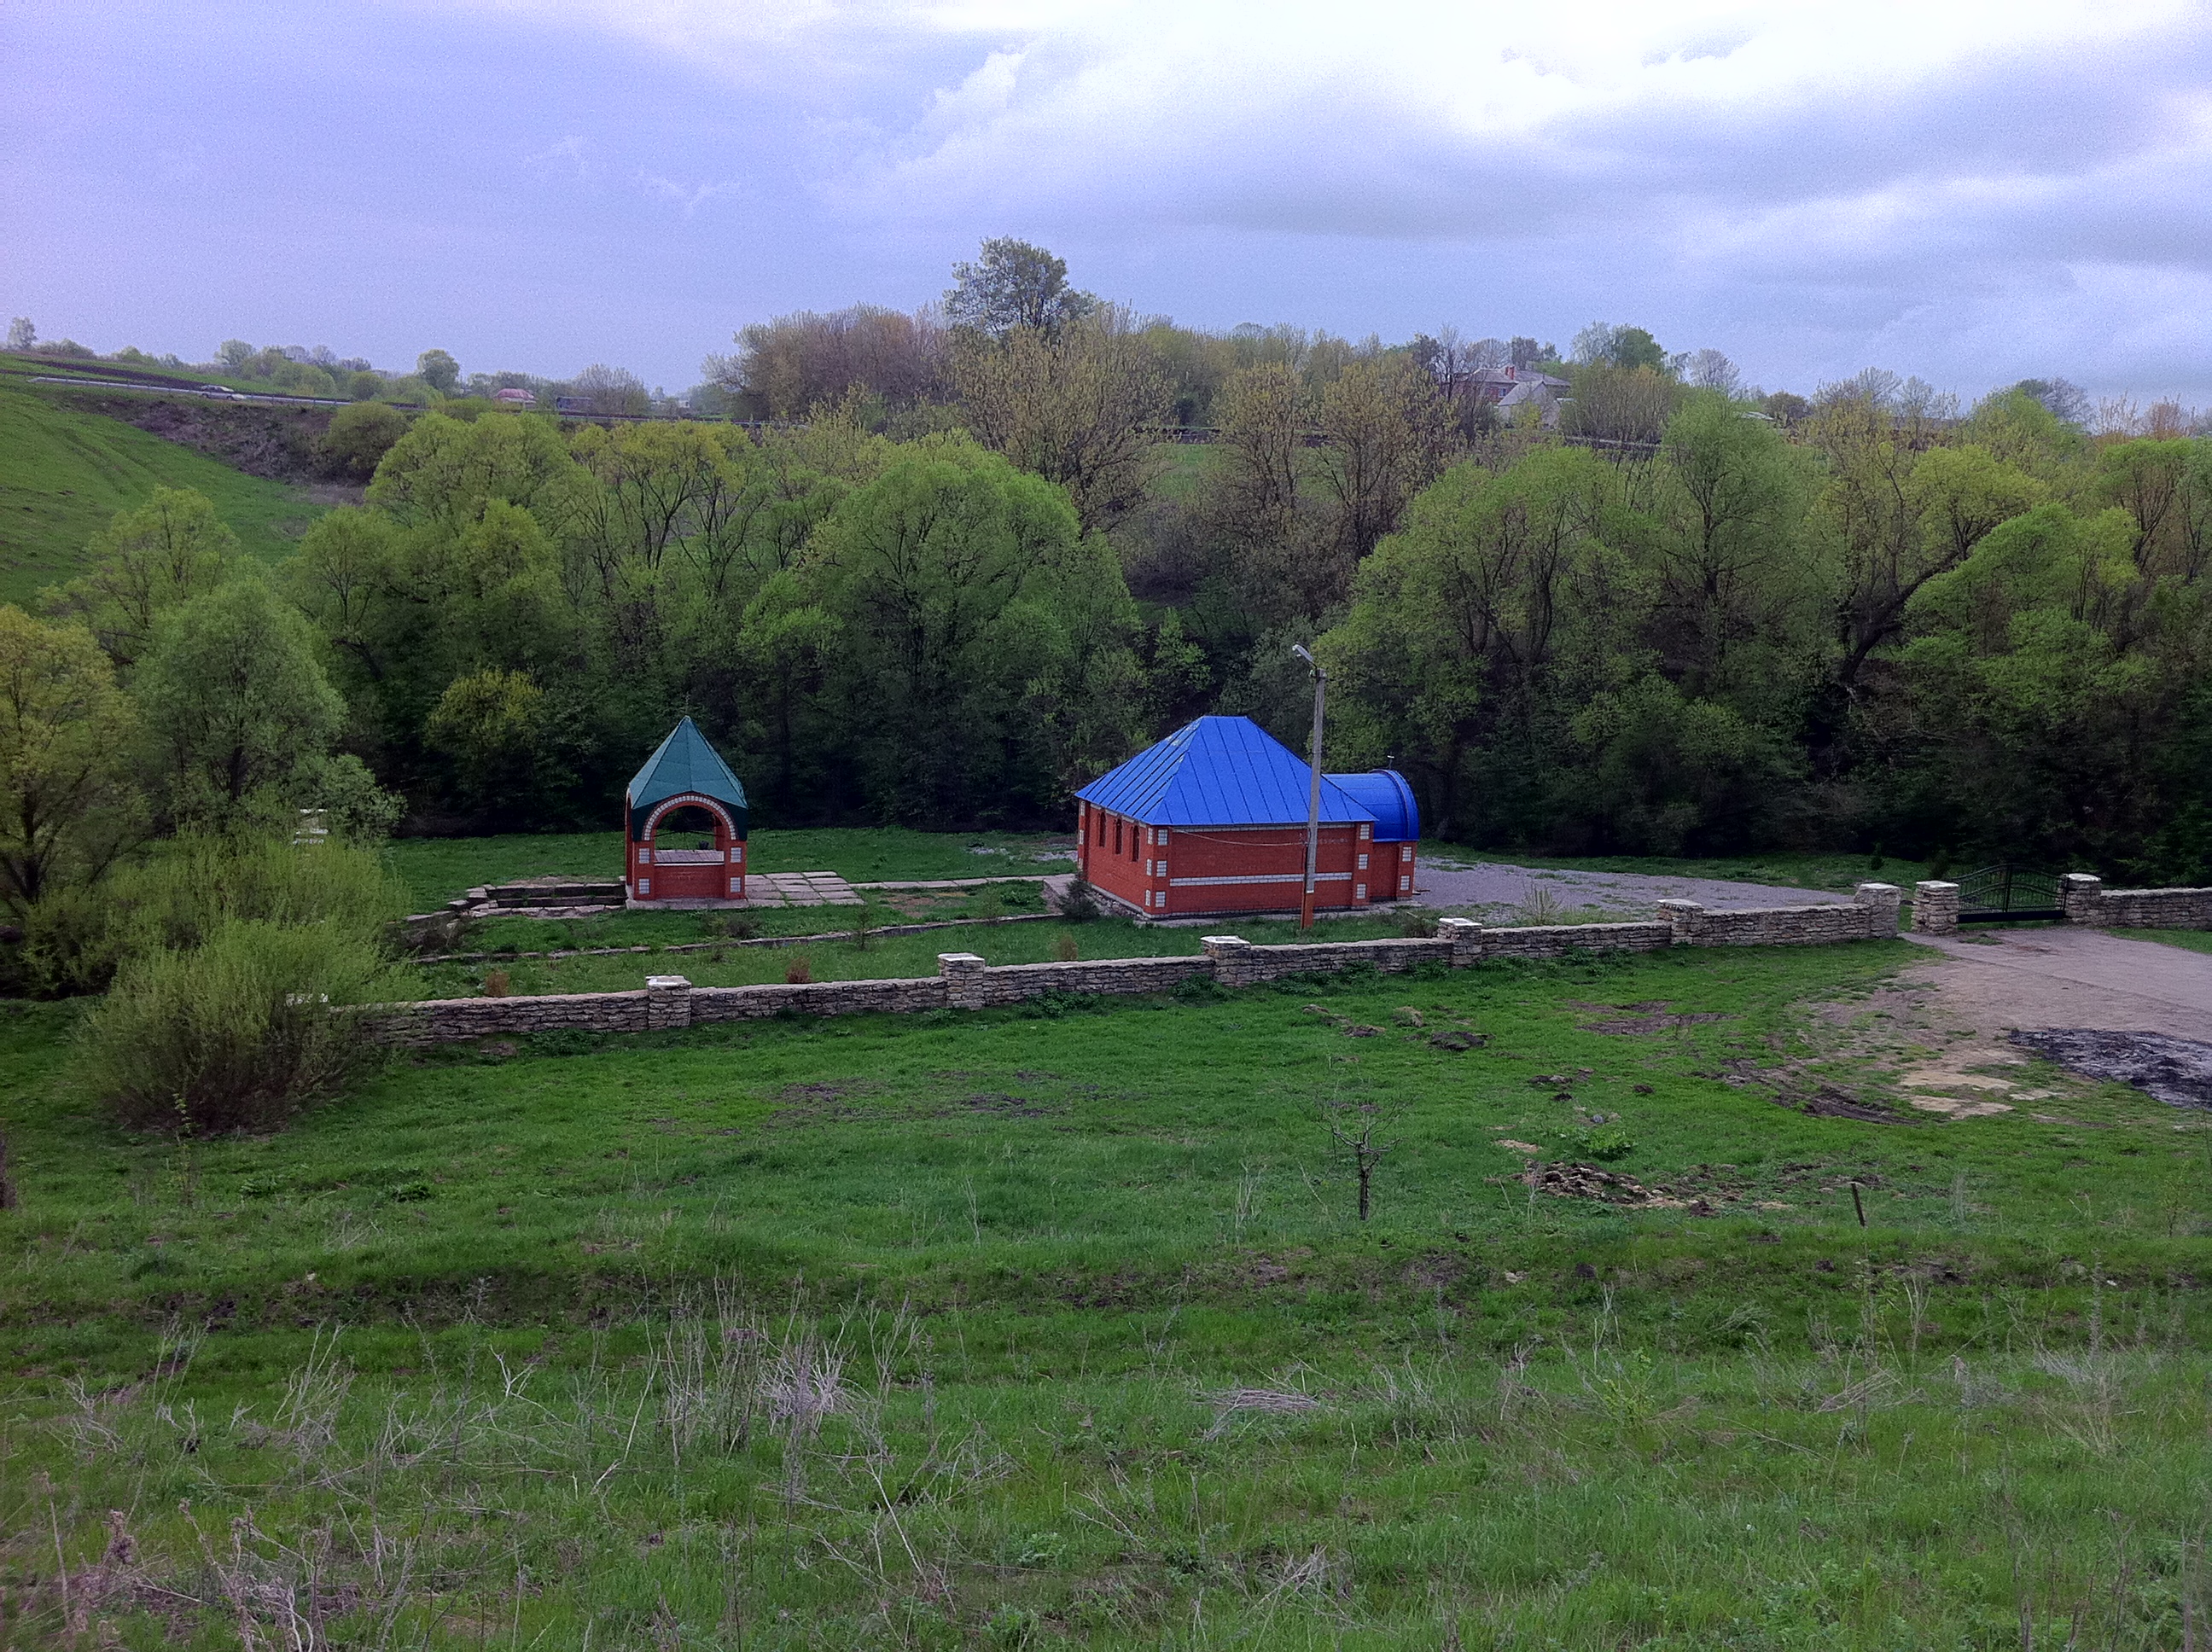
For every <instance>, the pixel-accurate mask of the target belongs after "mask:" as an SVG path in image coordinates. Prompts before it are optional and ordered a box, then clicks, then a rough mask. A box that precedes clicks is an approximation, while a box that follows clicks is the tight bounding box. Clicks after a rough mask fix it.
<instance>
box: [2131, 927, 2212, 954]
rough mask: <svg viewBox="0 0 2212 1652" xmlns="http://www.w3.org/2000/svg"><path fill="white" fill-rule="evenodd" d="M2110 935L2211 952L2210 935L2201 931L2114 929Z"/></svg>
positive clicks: (2211, 936)
mask: <svg viewBox="0 0 2212 1652" xmlns="http://www.w3.org/2000/svg"><path fill="white" fill-rule="evenodd" d="M2112 933H2113V934H2115V935H2118V936H2122V937H2124V938H2126V939H2128V940H2131V941H2156V942H2158V943H2159V944H2160V945H2162V946H2179V947H2182V948H2185V949H2186V950H2187V951H2191V952H2212V934H2208V933H2207V932H2205V931H2203V930H2201V929H2116V930H2114V931H2113V932H2112Z"/></svg>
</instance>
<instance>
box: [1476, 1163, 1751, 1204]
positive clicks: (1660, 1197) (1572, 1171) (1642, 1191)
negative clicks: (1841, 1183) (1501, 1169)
mask: <svg viewBox="0 0 2212 1652" xmlns="http://www.w3.org/2000/svg"><path fill="white" fill-rule="evenodd" d="M1735 1168H1736V1167H1735V1165H1733V1164H1720V1165H1712V1164H1700V1165H1699V1166H1697V1167H1696V1168H1695V1169H1691V1170H1687V1171H1685V1172H1684V1173H1683V1174H1682V1175H1679V1176H1677V1177H1675V1179H1674V1181H1671V1182H1666V1181H1656V1182H1653V1183H1651V1184H1650V1186H1648V1187H1647V1186H1646V1185H1645V1184H1644V1183H1643V1182H1640V1181H1638V1180H1637V1179H1636V1178H1635V1177H1634V1176H1632V1175H1624V1174H1623V1173H1622V1172H1620V1171H1619V1170H1603V1169H1599V1168H1598V1167H1597V1166H1596V1165H1595V1164H1532V1165H1530V1166H1529V1167H1528V1169H1526V1170H1524V1171H1522V1174H1521V1176H1520V1178H1519V1179H1520V1181H1522V1183H1523V1184H1525V1185H1526V1186H1528V1187H1533V1188H1534V1189H1535V1190H1536V1191H1537V1192H1538V1193H1548V1194H1550V1195H1551V1196H1552V1197H1553V1198H1554V1199H1594V1200H1597V1201H1598V1202H1599V1203H1601V1204H1606V1205H1613V1206H1620V1207H1621V1208H1622V1209H1625V1210H1641V1211H1686V1212H1688V1213H1689V1214H1690V1215H1692V1216H1718V1215H1721V1214H1722V1213H1723V1212H1724V1211H1726V1210H1729V1209H1730V1208H1737V1209H1742V1208H1749V1209H1753V1210H1761V1211H1786V1210H1788V1209H1789V1208H1790V1206H1788V1205H1786V1204H1784V1203H1782V1202H1781V1201H1780V1200H1771V1199H1770V1200H1758V1199H1753V1197H1752V1196H1751V1194H1752V1190H1751V1189H1750V1188H1748V1187H1746V1186H1745V1185H1744V1184H1743V1183H1741V1182H1740V1181H1735V1180H1733V1179H1732V1178H1730V1177H1728V1176H1725V1175H1722V1174H1721V1173H1722V1172H1723V1171H1733V1170H1734V1169H1735Z"/></svg>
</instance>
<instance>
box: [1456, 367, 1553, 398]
mask: <svg viewBox="0 0 2212 1652" xmlns="http://www.w3.org/2000/svg"><path fill="white" fill-rule="evenodd" d="M1468 382H1469V383H1471V384H1472V385H1473V386H1474V393H1475V394H1476V395H1477V396H1480V398H1482V399H1483V400H1484V401H1486V402H1488V403H1490V404H1492V406H1504V405H1507V404H1512V405H1515V406H1518V405H1519V404H1521V403H1522V402H1525V401H1529V400H1532V399H1534V398H1535V396H1536V394H1537V392H1540V391H1541V392H1546V393H1547V394H1549V395H1550V396H1553V397H1557V396H1558V395H1559V392H1561V391H1563V390H1571V389H1573V388H1574V386H1571V385H1570V384H1569V383H1568V382H1567V381H1566V380H1565V379H1555V378H1553V376H1552V375H1551V374H1548V373H1545V372H1542V371H1541V370H1540V369H1538V368H1535V367H1477V368H1476V369H1475V370H1474V372H1473V373H1471V374H1468Z"/></svg>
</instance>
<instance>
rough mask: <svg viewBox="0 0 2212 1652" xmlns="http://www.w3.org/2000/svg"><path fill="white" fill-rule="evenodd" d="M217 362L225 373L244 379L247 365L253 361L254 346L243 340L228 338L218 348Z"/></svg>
mask: <svg viewBox="0 0 2212 1652" xmlns="http://www.w3.org/2000/svg"><path fill="white" fill-rule="evenodd" d="M215 360H216V366H217V367H221V368H222V370H223V371H224V372H226V373H230V374H236V375H238V376H239V377H240V378H243V377H244V376H245V374H246V364H247V363H248V362H250V361H252V360H253V346H252V345H251V344H249V343H246V341H245V340H244V339H243V338H226V339H224V340H223V341H222V344H221V345H219V346H218V347H217V348H216V353H215Z"/></svg>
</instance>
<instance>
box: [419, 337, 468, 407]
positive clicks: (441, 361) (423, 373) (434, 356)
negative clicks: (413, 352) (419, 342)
mask: <svg viewBox="0 0 2212 1652" xmlns="http://www.w3.org/2000/svg"><path fill="white" fill-rule="evenodd" d="M415 376H416V378H418V379H420V380H422V382H423V383H425V384H427V385H428V386H430V388H431V389H433V390H435V391H436V392H438V393H439V394H440V395H441V396H450V395H452V394H453V387H454V386H456V385H458V384H459V383H460V382H461V364H460V363H459V361H455V360H454V359H453V357H452V356H451V355H448V354H447V353H446V352H445V351H444V350H439V349H429V350H424V351H423V352H422V354H421V355H418V356H416V358H415Z"/></svg>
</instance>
